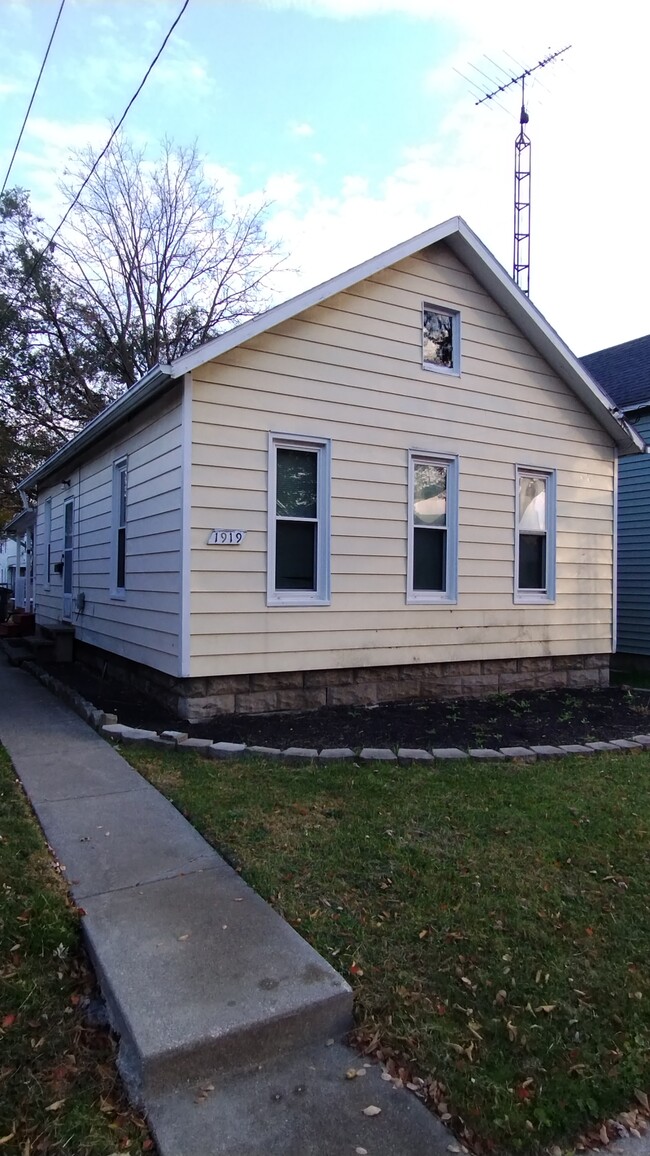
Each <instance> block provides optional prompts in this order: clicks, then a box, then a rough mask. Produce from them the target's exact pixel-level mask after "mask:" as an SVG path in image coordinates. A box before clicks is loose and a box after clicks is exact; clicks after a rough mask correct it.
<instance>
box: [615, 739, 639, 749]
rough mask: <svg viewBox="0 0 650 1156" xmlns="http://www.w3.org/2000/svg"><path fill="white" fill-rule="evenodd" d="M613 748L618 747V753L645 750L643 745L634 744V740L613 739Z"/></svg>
mask: <svg viewBox="0 0 650 1156" xmlns="http://www.w3.org/2000/svg"><path fill="white" fill-rule="evenodd" d="M612 746H614V747H616V749H617V750H618V751H641V750H643V744H642V743H636V742H633V741H632V739H612Z"/></svg>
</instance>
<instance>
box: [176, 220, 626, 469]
mask: <svg viewBox="0 0 650 1156" xmlns="http://www.w3.org/2000/svg"><path fill="white" fill-rule="evenodd" d="M440 241H445V242H446V243H447V244H448V245H449V247H450V249H452V250H453V252H454V253H455V254H456V256H457V257H458V258H459V259H460V260H461V261H462V262H463V263H464V264H465V265H466V266H467V267H468V268H469V269H470V270H471V272H472V273H473V274H474V276H475V277H476V279H477V280H478V281H479V282H480V283H481V285H482V286H483V288H484V289H485V290H486V292H488V293H489V294H490V296H491V297H493V298H494V299H495V300H496V301H497V302H498V304H499V305H501V307H502V309H503V310H504V312H505V313H506V314H507V315H508V316H509V317H510V319H511V320H512V321H514V323H515V325H517V326H518V328H519V329H521V330H522V332H523V333H524V334H525V336H526V337H527V338H528V340H529V341H530V343H531V345H533V347H534V348H535V349H537V351H538V353H540V354H541V356H542V357H543V358H544V359H545V360H546V361H547V362H548V363H549V364H550V365H551V366H552V367H553V369H555V371H556V373H557V374H558V375H559V376H560V377H561V378H563V380H564V381H566V383H567V385H569V386H570V387H571V388H572V389H573V391H574V392H575V393H576V394H577V396H578V397H579V398H580V400H581V401H582V402H583V403H584V405H585V406H586V407H587V409H588V410H589V411H590V412H591V413H592V415H593V416H594V417H595V418H596V420H597V421H598V422H599V423H600V424H601V425H602V426H603V428H604V429H605V430H606V431H607V433H609V435H610V436H611V438H612V440H613V441H614V442H615V444H616V445H617V447H618V449H619V451H620V452H622V453H624V454H625V453H635V452H638V451H640V450H643V449H644V447H645V442H644V441H643V438H641V437H640V436H639V434H638V433H637V432H636V430H634V429H632V427H631V426H629V425H628V423H627V422H626V421H625V419H624V417H623V415H622V413H621V412H620V410H618V409H616V407H615V406H614V405H613V403H612V402H611V400H610V398H609V397H608V396H607V394H605V393H603V391H602V390H601V389H600V387H599V386H598V385H597V384H596V382H595V381H594V379H593V378H592V377H591V375H590V374H589V373H588V372H587V370H586V369H585V368H584V366H583V365H582V364H581V363H580V362H579V361H578V358H577V357H576V356H575V354H573V353H572V352H571V350H570V349H569V347H568V345H565V343H564V342H563V341H562V339H561V338H560V337H559V336H558V334H557V333H556V332H555V330H554V329H553V328H552V327H551V326H550V325H549V324H548V322H547V321H546V319H545V318H544V317H543V316H542V314H541V313H540V312H539V310H538V309H536V308H535V306H534V305H532V304H531V302H530V301H529V300H528V298H527V297H526V296H525V294H523V293H522V292H521V290H520V289H519V288H518V287H517V286H516V285H515V283H514V281H513V280H512V278H511V277H510V276H509V274H508V273H506V270H505V269H504V268H503V266H502V265H500V264H499V262H498V261H497V260H496V258H495V257H494V256H493V255H492V253H491V252H490V250H489V249H487V248H486V246H485V245H484V244H483V242H482V241H481V240H480V239H479V237H477V235H476V233H474V232H473V230H472V229H470V227H469V225H468V224H467V222H466V221H464V220H463V218H462V217H450V218H449V220H448V221H443V222H442V224H440V225H436V226H435V227H434V228H433V229H426V230H425V232H424V233H418V235H417V236H416V237H411V238H410V239H409V240H408V241H402V242H401V243H400V244H399V245H395V246H394V247H393V248H392V249H387V250H386V251H385V252H383V253H378V254H377V256H375V257H371V258H370V259H369V260H368V261H363V262H362V264H361V265H355V266H354V267H353V268H352V269H347V270H346V271H345V272H343V273H339V274H338V275H337V276H336V277H332V278H330V280H329V281H323V283H322V284H321V285H316V286H315V287H314V288H313V289H308V290H307V291H306V292H305V293H300V294H299V295H298V296H297V297H292V298H291V299H290V300H289V301H283V302H282V304H280V305H276V306H274V308H273V309H268V310H267V311H266V313H262V314H260V316H259V317H254V318H253V319H252V321H246V322H245V323H244V324H243V325H238V326H237V328H236V329H231V330H229V331H228V333H223V334H222V335H221V336H220V337H215V338H213V339H212V341H207V342H206V343H205V345H201V346H199V348H198V349H194V350H192V352H191V353H187V354H185V356H184V357H181V358H179V360H178V361H175V362H174V364H173V371H174V374H175V375H176V374H180V373H188V372H191V371H192V370H193V369H196V368H198V366H199V365H204V364H205V362H206V361H212V360H213V358H215V357H219V356H220V355H221V354H222V353H227V352H228V351H229V350H230V349H234V348H235V347H236V346H238V345H242V344H243V342H245V341H249V340H250V339H251V338H252V337H257V336H259V334H261V333H265V332H266V331H267V330H268V329H271V328H273V326H274V325H279V324H281V322H283V321H288V320H289V319H290V318H291V317H295V316H296V314H298V313H302V312H304V310H306V309H310V308H311V307H312V305H318V304H320V302H322V301H325V300H326V299H327V298H328V297H333V296H334V294H336V293H341V292H343V290H345V289H349V288H350V286H351V285H356V284H358V282H359V281H364V280H365V279H366V278H367V277H372V276H373V274H375V273H378V272H380V271H381V270H382V269H386V268H387V267H388V266H389V265H394V264H396V263H397V262H398V261H403V260H404V259H405V258H406V257H412V256H413V254H414V253H418V252H420V250H422V249H426V248H428V247H429V246H430V245H435V244H437V243H439V242H440Z"/></svg>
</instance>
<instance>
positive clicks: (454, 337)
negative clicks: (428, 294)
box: [420, 301, 460, 377]
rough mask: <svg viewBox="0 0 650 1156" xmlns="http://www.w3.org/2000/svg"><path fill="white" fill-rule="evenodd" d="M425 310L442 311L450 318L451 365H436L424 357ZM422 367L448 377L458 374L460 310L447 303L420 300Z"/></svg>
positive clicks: (457, 375)
mask: <svg viewBox="0 0 650 1156" xmlns="http://www.w3.org/2000/svg"><path fill="white" fill-rule="evenodd" d="M425 310H430V311H431V312H433V313H443V314H445V316H447V317H450V318H451V365H436V364H435V363H434V362H432V361H425V359H424V313H425ZM421 320H422V334H421V338H420V340H421V345H422V350H421V351H422V368H423V369H426V371H427V373H444V374H446V375H447V376H448V377H449V376H451V377H459V376H460V312H459V310H458V309H450V308H449V306H448V305H439V304H436V303H435V302H434V301H423V302H422V318H421Z"/></svg>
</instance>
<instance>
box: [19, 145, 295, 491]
mask: <svg viewBox="0 0 650 1156" xmlns="http://www.w3.org/2000/svg"><path fill="white" fill-rule="evenodd" d="M95 161H96V157H95V155H94V154H93V153H92V151H91V150H85V151H84V152H82V153H78V154H76V155H75V157H74V159H73V162H72V169H71V170H70V171H68V173H67V177H66V180H67V187H65V186H62V187H63V189H64V192H65V193H66V194H68V195H69V197H70V200H72V198H73V196H74V193H75V192H76V190H77V189H78V188H79V187H80V186H81V184H82V181H84V180H85V179H86V177H88V180H87V183H86V185H85V187H84V190H83V193H82V195H81V197H80V199H79V201H78V203H77V204H76V205H75V208H74V209H73V211H72V213H71V214H70V216H69V218H68V221H67V224H66V226H65V229H64V230H63V231H62V232H61V234H60V235H59V238H58V240H57V243H56V247H54V246H49V247H48V248H47V249H46V250H44V244H45V242H46V241H47V231H46V229H45V227H44V226H43V225H42V222H41V221H39V220H38V218H37V217H35V216H34V214H33V212H32V210H31V208H30V203H29V196H28V194H27V193H26V192H24V191H21V190H12V191H9V192H7V193H5V194H4V195H3V196H2V197H0V401H1V402H2V415H1V416H0V502H1V503H2V507H3V510H4V512H5V513H6V512H8V511H9V512H10V511H11V508H12V502H13V504H14V508H15V502H16V499H15V496H14V498H13V499H12V498H11V497H10V495H11V493H12V491H14V490H15V486H16V484H17V482H18V481H19V480H20V478H21V477H24V476H25V474H26V473H28V472H29V470H30V469H31V468H33V467H34V466H35V465H37V464H38V463H39V462H41V461H43V460H44V459H45V458H46V457H47V456H49V454H50V453H52V452H53V451H54V450H55V449H56V448H58V446H60V445H61V444H62V443H63V442H64V441H65V440H66V439H67V438H69V437H70V436H71V435H72V434H74V433H75V432H77V430H78V429H80V428H81V427H82V426H83V425H84V424H86V422H87V421H89V420H90V419H91V418H92V417H94V416H95V415H96V414H97V413H99V412H100V411H101V410H102V409H103V408H104V406H105V405H106V404H107V403H108V402H109V401H111V400H112V399H113V398H115V397H117V396H118V395H119V394H120V392H122V391H123V390H124V388H128V387H129V386H132V385H133V384H134V383H135V382H136V381H138V380H139V378H140V377H141V376H142V375H143V374H144V373H146V371H147V370H148V369H150V368H151V367H152V366H153V365H155V364H157V363H169V362H171V361H173V360H175V359H176V358H178V357H180V356H181V355H182V354H184V353H186V352H188V351H189V350H190V349H194V348H196V346H198V345H201V344H202V343H203V342H205V341H207V340H209V339H210V338H212V337H214V336H216V335H217V334H218V333H220V332H222V331H223V330H224V329H226V328H229V327H231V326H232V325H234V324H237V323H239V322H242V321H245V320H247V319H248V318H250V317H252V316H254V315H255V313H257V312H259V311H260V309H262V308H263V307H265V306H266V304H267V303H268V302H267V292H266V285H267V283H268V280H269V277H270V275H271V274H273V273H275V272H276V271H277V270H278V269H279V268H280V267H281V265H282V260H283V258H282V256H281V255H280V253H279V249H278V246H277V244H275V243H272V242H270V241H269V240H268V238H267V236H266V233H265V230H264V214H265V206H261V207H259V206H258V207H255V206H252V205H249V204H246V203H244V204H242V205H240V206H239V207H236V208H234V209H229V208H227V207H226V203H225V198H224V196H223V193H222V190H221V188H220V187H219V186H218V185H217V184H216V183H215V182H213V181H212V180H210V179H209V177H208V176H207V175H206V172H205V170H204V167H203V165H202V162H201V159H200V157H199V154H198V152H197V149H196V147H190V148H182V147H181V148H178V147H175V146H174V145H172V144H171V143H170V142H169V141H164V142H163V144H162V146H161V151H160V155H159V158H158V160H157V161H155V162H150V161H149V160H147V158H146V156H145V153H144V151H138V150H136V149H135V148H134V147H133V146H132V145H131V144H130V143H129V142H128V141H127V140H126V139H125V138H124V137H117V138H116V139H115V141H114V143H113V145H112V147H111V149H110V151H109V152H108V153H107V154H106V156H105V157H103V158H102V159H101V161H99V163H98V165H97V167H96V168H95V169H94V171H91V170H93V166H94V164H95ZM89 174H90V175H89ZM0 512H2V511H0Z"/></svg>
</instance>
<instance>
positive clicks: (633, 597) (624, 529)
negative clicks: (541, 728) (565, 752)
mask: <svg viewBox="0 0 650 1156" xmlns="http://www.w3.org/2000/svg"><path fill="white" fill-rule="evenodd" d="M581 361H582V363H583V365H584V366H586V368H587V369H588V370H589V372H590V373H591V375H592V377H594V378H595V379H596V381H598V383H599V384H600V386H601V387H602V388H603V389H604V390H606V392H607V393H608V394H609V396H610V397H611V398H612V399H613V401H614V402H615V404H616V405H617V406H618V408H619V409H620V410H621V411H622V412H623V413H624V414H625V417H626V418H627V420H628V421H629V422H630V424H631V425H632V426H633V427H634V428H635V429H636V430H637V432H638V433H639V434H640V435H641V437H643V438H644V439H647V438H648V436H649V435H650V335H648V336H646V337H637V338H636V339H635V340H634V341H625V342H623V344H621V345H613V346H610V348H608V349H601V350H599V351H598V352H597V353H590V354H589V355H588V356H587V357H583V358H581ZM617 539H618V584H617V619H618V628H617V647H616V651H617V653H616V660H615V662H616V666H617V667H618V668H619V669H636V670H644V669H646V670H647V669H650V457H649V456H648V455H647V454H641V453H639V454H634V455H632V456H628V457H625V458H623V459H622V461H621V463H620V465H619V474H618V532H617Z"/></svg>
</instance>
